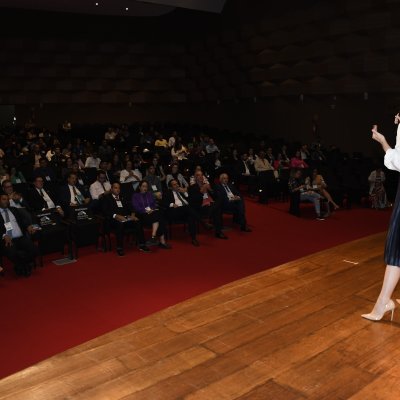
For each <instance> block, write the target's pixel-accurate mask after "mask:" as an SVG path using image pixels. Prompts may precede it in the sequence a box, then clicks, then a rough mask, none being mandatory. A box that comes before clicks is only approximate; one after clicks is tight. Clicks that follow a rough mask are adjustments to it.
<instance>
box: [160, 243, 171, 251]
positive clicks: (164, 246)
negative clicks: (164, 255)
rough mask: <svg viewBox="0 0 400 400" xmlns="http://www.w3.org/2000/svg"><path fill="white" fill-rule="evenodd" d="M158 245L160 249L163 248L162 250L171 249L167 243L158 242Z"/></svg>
mask: <svg viewBox="0 0 400 400" xmlns="http://www.w3.org/2000/svg"><path fill="white" fill-rule="evenodd" d="M158 247H159V248H160V249H164V250H169V249H171V246H170V245H169V244H168V243H160V244H159V245H158Z"/></svg>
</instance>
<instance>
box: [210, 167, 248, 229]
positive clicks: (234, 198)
mask: <svg viewBox="0 0 400 400" xmlns="http://www.w3.org/2000/svg"><path fill="white" fill-rule="evenodd" d="M219 181H220V183H219V184H218V185H216V186H215V190H216V191H217V192H218V197H220V198H221V199H222V212H224V211H228V212H231V213H233V218H234V221H236V222H237V223H238V224H239V225H240V230H241V231H243V232H251V229H250V228H249V227H248V226H247V222H246V211H245V206H244V200H243V198H242V196H241V195H240V193H239V191H238V190H237V189H236V187H235V186H234V185H232V184H231V183H229V177H228V174H221V175H220V177H219Z"/></svg>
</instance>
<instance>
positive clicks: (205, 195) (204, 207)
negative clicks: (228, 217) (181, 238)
mask: <svg viewBox="0 0 400 400" xmlns="http://www.w3.org/2000/svg"><path fill="white" fill-rule="evenodd" d="M194 180H195V183H194V185H191V186H189V204H190V205H191V206H192V207H193V208H194V210H195V211H196V213H197V214H198V215H200V216H206V217H209V218H211V219H212V220H213V223H214V228H215V237H217V238H218V239H228V238H227V237H226V236H225V235H224V234H223V233H222V210H221V200H220V199H219V198H218V197H217V193H216V192H215V191H214V190H212V188H211V186H210V184H208V183H204V176H203V173H202V172H201V171H196V173H195V175H194Z"/></svg>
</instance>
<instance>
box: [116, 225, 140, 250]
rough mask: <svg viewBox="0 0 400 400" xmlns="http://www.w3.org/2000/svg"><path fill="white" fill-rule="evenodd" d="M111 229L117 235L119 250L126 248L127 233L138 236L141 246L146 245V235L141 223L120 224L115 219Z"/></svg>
mask: <svg viewBox="0 0 400 400" xmlns="http://www.w3.org/2000/svg"><path fill="white" fill-rule="evenodd" d="M110 228H111V229H112V230H113V231H114V233H115V238H116V240H117V249H123V248H124V236H125V234H126V233H133V234H134V235H135V236H136V239H137V241H138V244H139V246H141V245H144V242H145V240H144V233H143V227H142V224H141V223H140V221H137V222H134V221H127V222H119V221H117V220H116V219H113V220H111V221H110Z"/></svg>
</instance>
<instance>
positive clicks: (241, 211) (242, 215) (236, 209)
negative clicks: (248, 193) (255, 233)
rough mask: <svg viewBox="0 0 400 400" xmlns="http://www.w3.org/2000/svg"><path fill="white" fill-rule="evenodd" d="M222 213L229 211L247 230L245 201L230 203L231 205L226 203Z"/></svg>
mask: <svg viewBox="0 0 400 400" xmlns="http://www.w3.org/2000/svg"><path fill="white" fill-rule="evenodd" d="M222 211H228V212H231V213H232V214H233V219H234V221H235V222H237V223H238V224H239V225H240V227H241V228H246V226H247V222H246V210H245V206H244V201H243V200H235V201H230V202H229V203H224V205H223V207H222Z"/></svg>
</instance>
